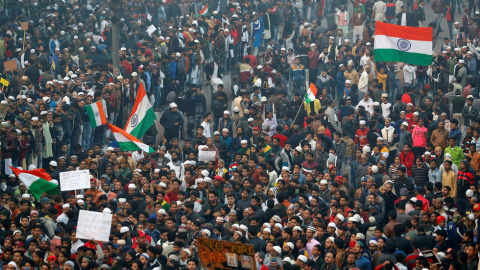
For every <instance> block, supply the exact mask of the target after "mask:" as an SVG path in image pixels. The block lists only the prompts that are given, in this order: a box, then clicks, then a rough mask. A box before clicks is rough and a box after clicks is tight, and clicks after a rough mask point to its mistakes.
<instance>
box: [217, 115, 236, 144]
mask: <svg viewBox="0 0 480 270" xmlns="http://www.w3.org/2000/svg"><path fill="white" fill-rule="evenodd" d="M224 128H226V129H228V132H229V134H230V136H231V137H232V138H235V137H236V136H237V125H236V124H235V121H233V120H232V119H231V118H230V111H224V112H223V119H222V120H220V123H219V124H218V128H217V130H218V131H219V132H221V131H222V130H223V129H224Z"/></svg>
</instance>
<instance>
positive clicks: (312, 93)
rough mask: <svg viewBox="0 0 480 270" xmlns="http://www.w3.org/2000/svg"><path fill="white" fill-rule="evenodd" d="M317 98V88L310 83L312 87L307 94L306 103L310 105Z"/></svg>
mask: <svg viewBox="0 0 480 270" xmlns="http://www.w3.org/2000/svg"><path fill="white" fill-rule="evenodd" d="M316 96H317V87H316V86H315V84H313V83H310V87H309V88H308V90H307V94H306V95H305V101H306V102H307V104H310V102H312V101H314V100H315V97H316Z"/></svg>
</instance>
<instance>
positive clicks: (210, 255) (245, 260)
mask: <svg viewBox="0 0 480 270" xmlns="http://www.w3.org/2000/svg"><path fill="white" fill-rule="evenodd" d="M198 241H199V244H198V254H199V255H200V261H201V262H202V266H203V267H205V268H206V269H252V270H256V267H257V265H256V263H255V250H254V248H253V246H252V245H247V244H238V243H234V242H229V241H217V240H213V239H210V238H198Z"/></svg>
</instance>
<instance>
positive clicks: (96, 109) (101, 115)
mask: <svg viewBox="0 0 480 270" xmlns="http://www.w3.org/2000/svg"><path fill="white" fill-rule="evenodd" d="M85 109H86V110H87V114H88V118H89V119H90V125H92V128H96V127H99V126H102V125H105V124H106V123H107V117H106V116H105V110H104V109H103V105H102V101H97V102H95V103H92V104H90V105H88V106H87V107H86V108H85Z"/></svg>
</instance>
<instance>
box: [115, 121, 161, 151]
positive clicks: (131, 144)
mask: <svg viewBox="0 0 480 270" xmlns="http://www.w3.org/2000/svg"><path fill="white" fill-rule="evenodd" d="M108 125H109V126H110V129H111V130H112V133H113V136H115V140H116V141H117V142H118V146H119V147H120V149H122V151H137V150H143V151H145V152H148V153H150V154H151V153H153V152H154V151H153V148H151V147H150V146H148V145H147V144H144V143H143V142H141V141H140V140H139V139H137V138H135V137H133V136H132V135H130V134H128V133H127V132H126V131H125V130H123V129H121V128H119V127H116V126H114V125H112V124H108Z"/></svg>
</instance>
